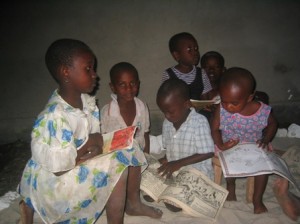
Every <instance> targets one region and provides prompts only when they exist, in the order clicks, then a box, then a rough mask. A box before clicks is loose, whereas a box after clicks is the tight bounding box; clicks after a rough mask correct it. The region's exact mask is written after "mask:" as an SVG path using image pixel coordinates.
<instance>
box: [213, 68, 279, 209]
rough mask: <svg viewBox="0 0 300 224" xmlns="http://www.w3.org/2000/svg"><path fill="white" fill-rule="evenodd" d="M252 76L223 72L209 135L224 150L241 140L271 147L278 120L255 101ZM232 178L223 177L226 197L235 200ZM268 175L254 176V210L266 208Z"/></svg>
mask: <svg viewBox="0 0 300 224" xmlns="http://www.w3.org/2000/svg"><path fill="white" fill-rule="evenodd" d="M254 88H255V79H254V77H253V75H252V74H251V73H250V72H249V71H248V70H246V69H243V68H238V67H234V68H230V69H228V70H227V71H225V73H224V74H223V75H222V77H221V80H220V87H219V93H220V97H221V103H220V105H219V106H218V107H217V109H216V110H215V112H214V116H213V119H212V123H211V129H212V137H213V139H214V143H215V145H216V147H217V148H218V149H219V150H227V149H230V148H232V147H233V146H235V145H237V144H238V143H241V142H255V143H257V144H258V145H259V147H261V148H262V149H264V148H266V149H268V150H272V148H271V145H270V142H271V140H272V139H273V137H274V136H275V134H276V130H277V121H276V120H275V118H274V117H273V115H272V111H271V107H270V106H268V105H266V104H264V103H262V102H257V101H254V100H253V98H254V94H255V89H254ZM235 179H236V178H226V183H227V190H228V191H229V194H228V197H227V200H231V201H232V200H236V194H235ZM267 182H268V176H267V175H260V176H255V184H254V195H253V205H254V213H255V214H259V213H263V212H267V208H266V206H265V205H264V204H263V194H264V191H265V188H266V185H267Z"/></svg>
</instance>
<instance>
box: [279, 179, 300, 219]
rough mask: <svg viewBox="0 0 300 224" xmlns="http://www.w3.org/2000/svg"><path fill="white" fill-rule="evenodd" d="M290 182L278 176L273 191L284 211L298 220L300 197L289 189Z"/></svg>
mask: <svg viewBox="0 0 300 224" xmlns="http://www.w3.org/2000/svg"><path fill="white" fill-rule="evenodd" d="M288 188H289V182H288V180H286V179H284V178H277V179H276V180H275V182H274V187H273V191H274V194H275V196H276V198H277V200H278V202H279V204H280V206H281V208H282V210H283V212H284V213H285V214H286V215H287V216H288V217H290V218H291V219H292V220H294V221H296V220H297V218H298V216H300V211H299V210H300V199H299V198H297V197H296V196H295V195H293V194H291V193H290V192H289V190H288Z"/></svg>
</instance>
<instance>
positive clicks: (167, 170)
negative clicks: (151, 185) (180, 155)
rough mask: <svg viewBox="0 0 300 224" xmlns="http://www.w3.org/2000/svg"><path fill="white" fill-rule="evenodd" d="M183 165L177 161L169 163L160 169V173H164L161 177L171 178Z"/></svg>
mask: <svg viewBox="0 0 300 224" xmlns="http://www.w3.org/2000/svg"><path fill="white" fill-rule="evenodd" d="M180 168H181V165H180V164H179V163H178V162H177V161H172V162H167V163H164V164H162V165H161V166H160V167H159V168H158V169H157V171H158V173H162V174H161V176H166V177H167V178H170V177H171V176H172V173H173V172H175V171H177V170H179V169H180Z"/></svg>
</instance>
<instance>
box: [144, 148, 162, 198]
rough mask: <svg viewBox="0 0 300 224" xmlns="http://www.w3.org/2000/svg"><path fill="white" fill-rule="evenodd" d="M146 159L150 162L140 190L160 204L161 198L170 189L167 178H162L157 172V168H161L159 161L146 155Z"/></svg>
mask: <svg viewBox="0 0 300 224" xmlns="http://www.w3.org/2000/svg"><path fill="white" fill-rule="evenodd" d="M145 157H146V159H147V162H148V167H147V169H145V170H144V172H143V173H142V179H141V185H140V188H141V190H142V191H144V192H145V193H146V194H148V195H149V196H150V197H151V198H153V199H154V200H155V201H156V202H158V198H159V196H160V195H161V193H162V192H163V191H164V190H165V189H166V188H167V187H168V183H167V180H166V178H165V177H162V176H161V175H160V174H159V173H158V172H157V168H158V167H160V166H161V165H160V163H159V162H158V160H157V159H156V158H155V157H153V156H151V155H149V154H146V153H145Z"/></svg>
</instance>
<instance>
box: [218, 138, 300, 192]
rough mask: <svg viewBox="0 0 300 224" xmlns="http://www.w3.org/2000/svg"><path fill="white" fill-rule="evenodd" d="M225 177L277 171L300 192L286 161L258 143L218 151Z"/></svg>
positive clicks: (241, 144)
mask: <svg viewBox="0 0 300 224" xmlns="http://www.w3.org/2000/svg"><path fill="white" fill-rule="evenodd" d="M218 156H219V160H220V164H221V167H222V171H223V174H224V177H247V176H257V175H262V174H272V173H275V174H277V175H279V176H282V177H284V178H286V179H287V180H288V181H289V182H290V183H292V184H293V185H294V186H295V188H296V189H297V190H298V191H299V192H300V188H299V184H297V183H296V180H295V179H294V177H293V176H292V174H291V172H290V170H289V168H288V166H287V164H286V162H285V161H284V160H283V159H282V158H280V156H279V155H277V154H276V153H274V152H269V151H265V150H264V149H262V148H259V147H258V145H257V144H256V143H240V144H238V145H236V146H234V147H232V148H230V149H228V150H225V151H220V152H219V153H218Z"/></svg>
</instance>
